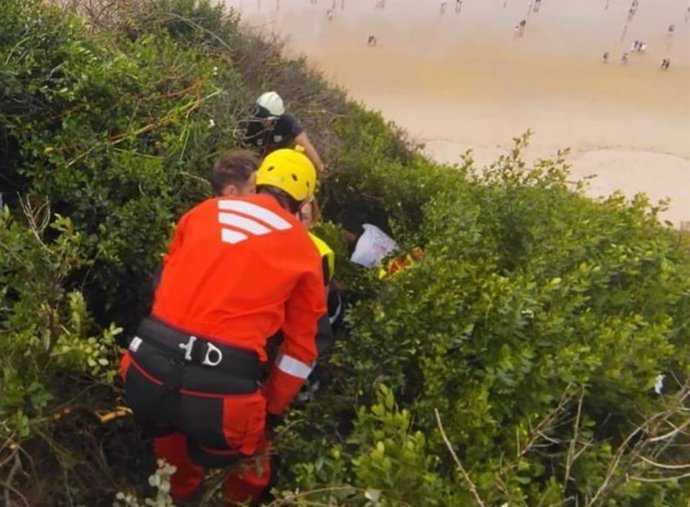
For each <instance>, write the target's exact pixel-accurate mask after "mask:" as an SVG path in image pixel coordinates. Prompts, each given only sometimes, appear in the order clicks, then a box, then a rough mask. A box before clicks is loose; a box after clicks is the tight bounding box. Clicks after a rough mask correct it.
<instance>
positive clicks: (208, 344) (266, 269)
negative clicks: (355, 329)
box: [121, 149, 326, 505]
mask: <svg viewBox="0 0 690 507" xmlns="http://www.w3.org/2000/svg"><path fill="white" fill-rule="evenodd" d="M256 186H257V195H249V196H239V197H226V196H221V197H214V198H211V199H208V200H206V201H204V202H202V203H201V204H199V205H197V206H196V207H194V208H192V209H191V210H190V211H189V212H187V213H186V214H185V215H184V216H183V217H182V218H181V219H180V221H179V223H178V225H177V229H176V231H175V234H174V237H173V240H172V243H171V246H170V249H169V252H168V254H167V256H166V259H165V265H164V268H163V274H162V277H161V281H160V285H159V286H158V289H157V290H156V294H155V298H154V304H153V309H152V312H151V315H150V316H149V317H148V318H146V319H144V320H143V321H142V323H141V324H140V326H139V328H138V330H137V333H136V336H134V337H133V338H132V340H131V342H130V344H129V347H128V351H127V352H126V353H125V355H124V356H123V359H122V363H121V371H122V375H123V377H124V380H125V396H126V401H127V403H128V404H129V406H130V408H132V410H133V412H134V417H135V419H136V420H137V421H138V422H139V423H140V424H141V425H142V426H143V428H144V430H145V431H146V432H148V433H149V434H151V435H152V436H154V445H153V447H154V452H155V454H156V457H157V458H159V459H164V460H166V461H167V462H169V463H170V464H172V465H174V466H175V467H176V472H175V473H174V474H173V476H172V478H171V490H170V493H171V495H172V497H173V499H174V500H175V501H176V502H182V501H185V500H188V499H191V498H192V497H193V495H194V493H195V491H196V490H197V489H198V488H199V486H200V484H201V482H202V480H203V475H204V468H206V467H232V468H231V471H230V473H229V475H228V477H227V479H226V480H225V483H224V487H223V489H224V494H225V497H226V500H227V502H228V504H229V505H237V504H238V503H241V502H250V503H256V502H257V501H259V499H260V498H261V496H262V495H263V493H264V492H265V490H266V489H267V487H268V485H269V481H270V476H271V462H270V459H269V455H268V454H269V451H270V442H268V441H267V439H266V434H265V430H266V425H267V422H266V421H267V418H270V419H272V418H275V417H277V416H279V415H280V414H281V413H282V412H283V411H284V410H285V409H286V407H287V406H288V405H289V404H290V402H291V401H292V399H293V398H294V397H295V395H296V394H297V393H298V392H299V390H300V388H301V386H302V384H303V383H304V380H305V379H306V378H307V377H308V376H309V374H310V373H311V370H312V365H313V364H314V362H315V360H316V356H317V352H316V343H315V340H314V336H315V335H316V329H317V322H318V320H319V319H320V318H321V317H322V315H324V314H325V312H326V306H325V294H324V282H323V274H322V269H321V259H320V257H319V253H318V251H317V250H316V248H315V247H314V245H313V243H312V241H311V240H310V238H309V236H308V235H307V233H306V231H305V229H304V227H303V226H302V224H301V223H300V221H299V219H298V215H299V210H300V207H301V206H302V205H303V204H304V203H305V202H308V200H309V199H310V198H311V197H312V196H313V194H314V187H315V186H316V170H315V168H314V165H313V164H312V162H311V161H310V160H309V159H308V158H307V157H306V156H305V155H304V154H302V153H300V152H298V151H296V150H292V149H281V150H277V151H275V152H273V153H271V154H270V155H269V156H267V157H266V158H265V159H264V161H263V162H262V164H261V166H260V167H259V169H258V171H257V173H256ZM279 329H280V330H282V333H283V335H284V341H283V343H282V346H281V350H280V352H279V353H278V356H277V357H276V359H275V361H274V363H273V365H272V369H271V371H270V374H269V376H268V378H267V379H266V381H265V383H264V384H261V383H260V379H261V375H262V367H261V365H262V362H265V361H266V351H265V348H264V347H265V344H266V340H267V338H268V337H269V336H272V335H273V334H275V333H276V332H277V331H278V330H279ZM252 456H253V457H252Z"/></svg>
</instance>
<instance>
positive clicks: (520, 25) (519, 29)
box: [515, 19, 527, 37]
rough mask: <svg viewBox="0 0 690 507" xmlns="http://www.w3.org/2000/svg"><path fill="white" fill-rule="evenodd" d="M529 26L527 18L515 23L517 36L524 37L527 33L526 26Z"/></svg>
mask: <svg viewBox="0 0 690 507" xmlns="http://www.w3.org/2000/svg"><path fill="white" fill-rule="evenodd" d="M526 26H527V20H526V19H522V20H520V22H519V23H518V24H517V25H515V36H516V37H522V36H523V35H525V27H526Z"/></svg>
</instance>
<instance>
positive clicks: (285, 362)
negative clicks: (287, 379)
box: [276, 354, 312, 378]
mask: <svg viewBox="0 0 690 507" xmlns="http://www.w3.org/2000/svg"><path fill="white" fill-rule="evenodd" d="M276 366H277V367H278V369H279V370H280V371H282V372H284V373H287V374H288V375H291V376H293V377H297V378H307V377H308V376H309V374H310V373H311V370H312V368H311V366H309V365H307V364H305V363H303V362H302V361H300V360H299V359H296V358H294V357H292V356H288V355H287V354H283V355H282V356H281V357H280V358H279V359H278V361H276Z"/></svg>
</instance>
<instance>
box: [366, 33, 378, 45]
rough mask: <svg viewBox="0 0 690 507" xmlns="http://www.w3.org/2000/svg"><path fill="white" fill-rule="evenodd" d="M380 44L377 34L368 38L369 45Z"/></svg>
mask: <svg viewBox="0 0 690 507" xmlns="http://www.w3.org/2000/svg"><path fill="white" fill-rule="evenodd" d="M376 44H378V40H377V39H376V36H375V35H370V36H369V39H367V45H368V46H376Z"/></svg>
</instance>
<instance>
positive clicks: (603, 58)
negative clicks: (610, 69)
mask: <svg viewBox="0 0 690 507" xmlns="http://www.w3.org/2000/svg"><path fill="white" fill-rule="evenodd" d="M601 63H609V52H608V51H604V54H603V55H602V56H601Z"/></svg>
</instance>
